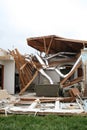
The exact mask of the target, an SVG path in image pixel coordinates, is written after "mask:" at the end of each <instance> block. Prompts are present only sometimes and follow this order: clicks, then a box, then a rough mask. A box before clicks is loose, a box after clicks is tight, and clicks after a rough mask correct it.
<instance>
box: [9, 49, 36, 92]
mask: <svg viewBox="0 0 87 130" xmlns="http://www.w3.org/2000/svg"><path fill="white" fill-rule="evenodd" d="M10 54H11V55H12V56H13V57H14V60H15V63H16V67H17V70H18V72H19V77H20V81H21V88H20V89H21V91H20V93H19V94H23V93H24V92H25V91H26V89H27V88H28V87H29V86H30V84H31V83H32V82H33V80H34V79H35V77H36V76H37V74H38V72H37V70H36V69H35V67H34V66H33V65H32V64H31V62H29V61H27V60H26V58H25V57H24V56H23V55H21V54H20V53H19V51H18V50H17V49H15V50H12V51H10Z"/></svg>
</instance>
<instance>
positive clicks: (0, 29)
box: [0, 0, 87, 53]
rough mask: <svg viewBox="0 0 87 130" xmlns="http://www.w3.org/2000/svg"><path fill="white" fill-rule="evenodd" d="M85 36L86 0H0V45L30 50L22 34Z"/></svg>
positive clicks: (29, 35)
mask: <svg viewBox="0 0 87 130" xmlns="http://www.w3.org/2000/svg"><path fill="white" fill-rule="evenodd" d="M44 35H57V36H61V37H65V38H73V39H79V40H80V39H81V40H87V0H0V48H3V49H5V50H8V49H10V50H12V49H14V48H18V50H19V51H20V52H21V53H34V52H35V51H34V50H33V49H31V48H30V47H29V46H27V42H26V38H28V37H36V36H44Z"/></svg>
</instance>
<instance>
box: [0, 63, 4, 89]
mask: <svg viewBox="0 0 87 130" xmlns="http://www.w3.org/2000/svg"><path fill="white" fill-rule="evenodd" d="M3 84H4V65H0V89H3V88H4V86H3Z"/></svg>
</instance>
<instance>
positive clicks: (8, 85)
mask: <svg viewBox="0 0 87 130" xmlns="http://www.w3.org/2000/svg"><path fill="white" fill-rule="evenodd" d="M0 64H2V65H4V83H3V86H4V89H6V90H7V91H8V92H9V93H10V94H14V93H15V90H14V82H15V62H14V61H13V60H6V61H0Z"/></svg>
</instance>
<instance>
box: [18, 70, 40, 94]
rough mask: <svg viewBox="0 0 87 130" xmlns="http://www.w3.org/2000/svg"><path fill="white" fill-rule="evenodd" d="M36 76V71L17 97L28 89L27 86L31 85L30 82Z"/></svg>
mask: <svg viewBox="0 0 87 130" xmlns="http://www.w3.org/2000/svg"><path fill="white" fill-rule="evenodd" d="M37 74H38V71H36V72H35V74H34V76H33V78H32V79H31V80H30V81H29V82H28V83H27V85H26V86H25V87H24V88H23V89H22V90H21V91H20V93H19V95H21V94H23V92H25V90H26V89H27V88H28V87H29V85H30V84H31V83H32V81H33V80H34V79H35V78H36V76H37Z"/></svg>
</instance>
